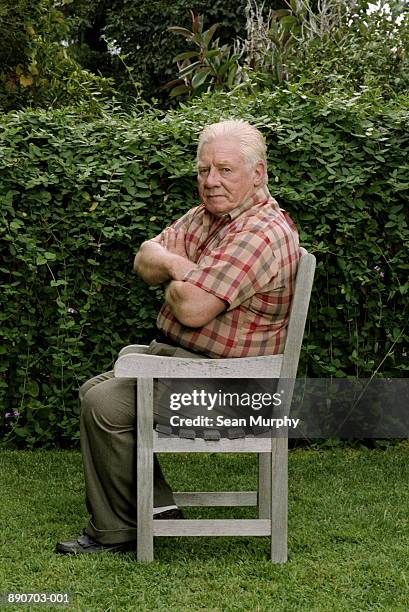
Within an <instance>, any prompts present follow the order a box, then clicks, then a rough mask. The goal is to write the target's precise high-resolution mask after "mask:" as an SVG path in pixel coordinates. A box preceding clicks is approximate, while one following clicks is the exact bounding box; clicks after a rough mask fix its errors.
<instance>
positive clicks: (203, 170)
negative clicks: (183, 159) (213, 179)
mask: <svg viewBox="0 0 409 612" xmlns="http://www.w3.org/2000/svg"><path fill="white" fill-rule="evenodd" d="M208 173H209V170H208V169H207V168H200V169H199V174H201V175H204V174H208Z"/></svg>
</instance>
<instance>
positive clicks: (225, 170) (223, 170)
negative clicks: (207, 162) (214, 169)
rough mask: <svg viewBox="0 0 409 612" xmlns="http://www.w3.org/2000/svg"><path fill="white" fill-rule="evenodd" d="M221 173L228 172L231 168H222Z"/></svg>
mask: <svg viewBox="0 0 409 612" xmlns="http://www.w3.org/2000/svg"><path fill="white" fill-rule="evenodd" d="M222 172H223V174H229V173H230V172H231V168H222Z"/></svg>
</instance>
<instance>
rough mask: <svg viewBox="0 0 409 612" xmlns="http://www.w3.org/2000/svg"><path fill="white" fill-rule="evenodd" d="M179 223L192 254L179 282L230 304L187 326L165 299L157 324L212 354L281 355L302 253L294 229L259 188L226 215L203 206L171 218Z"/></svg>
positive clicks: (192, 347) (181, 340)
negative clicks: (206, 320)
mask: <svg viewBox="0 0 409 612" xmlns="http://www.w3.org/2000/svg"><path fill="white" fill-rule="evenodd" d="M172 227H173V228H174V229H176V230H177V229H180V228H182V227H183V228H184V230H185V235H186V238H185V241H186V244H185V247H186V252H187V254H188V256H189V259H190V260H191V261H193V262H195V263H197V264H198V267H197V268H196V269H193V270H191V271H190V272H188V273H187V274H186V275H185V276H184V278H183V281H185V282H188V283H193V284H194V285H196V286H197V287H200V288H201V289H204V290H205V291H208V292H209V293H211V294H213V295H215V296H217V297H218V298H220V299H221V300H224V301H225V302H226V305H227V310H225V311H224V312H222V313H221V314H219V315H218V316H217V317H216V318H215V319H213V320H212V321H210V323H207V325H204V326H203V327H198V328H193V327H186V326H185V325H182V324H181V323H179V321H178V320H177V319H176V317H174V315H173V314H172V313H171V311H170V309H169V307H168V306H167V304H164V305H163V306H162V308H161V310H160V312H159V315H158V319H157V326H158V328H159V329H160V330H161V331H162V332H164V333H165V334H166V335H167V336H168V337H169V338H170V339H171V340H173V342H175V343H177V344H179V345H180V346H182V347H184V348H186V349H188V350H192V351H196V352H198V353H203V354H204V355H207V356H209V357H216V358H217V357H253V356H256V355H273V354H277V353H282V352H283V349H284V342H285V337H286V327H287V324H288V316H289V309H290V305H291V300H292V295H293V286H294V279H295V274H296V271H297V263H298V259H299V242H298V233H297V229H296V227H295V225H294V223H293V221H292V220H291V219H290V217H289V216H288V215H287V213H286V212H285V211H283V210H281V209H280V208H279V206H278V204H277V202H276V201H275V200H274V198H272V197H271V195H270V193H269V191H268V189H267V188H266V187H262V188H261V189H259V190H258V191H257V192H256V193H255V194H254V195H253V196H252V197H251V198H249V199H248V200H246V201H245V202H243V204H241V205H240V206H238V207H237V208H235V209H234V210H232V211H231V212H230V213H228V214H227V215H224V216H223V217H215V216H214V215H212V214H211V213H210V212H209V211H207V210H206V208H205V207H204V205H203V204H201V205H200V206H197V207H195V208H192V209H191V210H189V211H188V212H187V213H186V214H185V215H184V216H183V217H181V218H180V219H179V220H178V221H176V222H175V223H173V224H172Z"/></svg>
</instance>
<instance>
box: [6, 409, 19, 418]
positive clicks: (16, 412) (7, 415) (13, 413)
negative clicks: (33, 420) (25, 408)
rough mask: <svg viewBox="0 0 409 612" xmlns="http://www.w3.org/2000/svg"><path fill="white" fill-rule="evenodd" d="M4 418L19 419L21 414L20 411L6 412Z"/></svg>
mask: <svg viewBox="0 0 409 612" xmlns="http://www.w3.org/2000/svg"><path fill="white" fill-rule="evenodd" d="M4 416H5V418H6V419H11V417H19V416H20V412H18V410H13V412H6V414H5V415H4Z"/></svg>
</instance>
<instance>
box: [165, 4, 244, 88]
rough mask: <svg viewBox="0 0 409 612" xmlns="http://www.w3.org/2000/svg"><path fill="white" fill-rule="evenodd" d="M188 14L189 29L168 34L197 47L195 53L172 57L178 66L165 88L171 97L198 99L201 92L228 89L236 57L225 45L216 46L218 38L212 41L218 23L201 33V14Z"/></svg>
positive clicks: (187, 52) (236, 66)
mask: <svg viewBox="0 0 409 612" xmlns="http://www.w3.org/2000/svg"><path fill="white" fill-rule="evenodd" d="M191 15H192V30H187V29H186V28H181V27H178V26H172V27H170V28H168V30H169V31H170V32H174V33H175V34H181V35H182V36H183V37H184V38H186V41H187V42H190V43H193V44H194V45H195V46H196V47H198V51H185V52H183V53H179V54H178V55H177V56H176V57H175V61H176V62H177V64H178V69H179V74H178V78H177V79H176V80H174V81H170V82H169V83H167V84H166V86H165V87H173V89H172V91H171V92H170V96H171V97H175V96H180V95H182V94H190V96H191V97H193V96H198V95H200V94H201V93H203V92H204V91H210V90H214V91H218V90H223V89H227V90H229V89H231V88H232V87H233V84H234V80H235V76H236V73H237V68H238V64H237V58H238V56H237V55H234V54H233V53H232V52H231V47H229V45H222V46H220V45H219V39H218V38H217V39H216V40H212V38H213V36H214V34H215V32H216V30H217V28H218V27H219V24H218V23H215V24H213V25H212V26H211V27H210V28H209V29H208V30H206V31H205V32H203V23H204V17H203V15H194V14H193V13H192V12H191Z"/></svg>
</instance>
